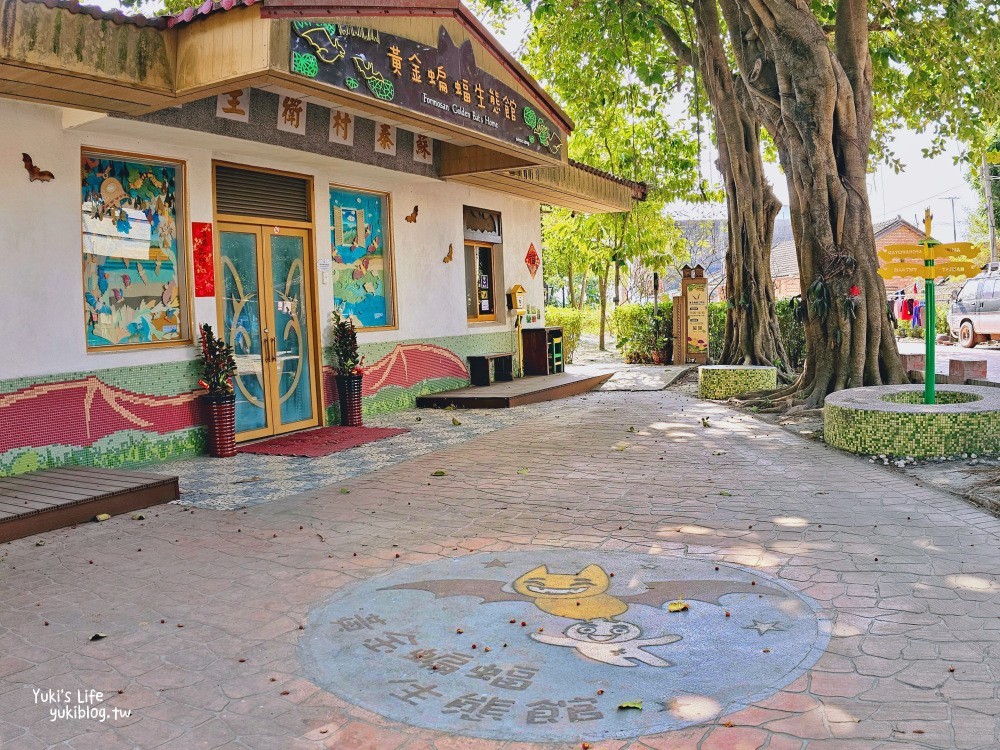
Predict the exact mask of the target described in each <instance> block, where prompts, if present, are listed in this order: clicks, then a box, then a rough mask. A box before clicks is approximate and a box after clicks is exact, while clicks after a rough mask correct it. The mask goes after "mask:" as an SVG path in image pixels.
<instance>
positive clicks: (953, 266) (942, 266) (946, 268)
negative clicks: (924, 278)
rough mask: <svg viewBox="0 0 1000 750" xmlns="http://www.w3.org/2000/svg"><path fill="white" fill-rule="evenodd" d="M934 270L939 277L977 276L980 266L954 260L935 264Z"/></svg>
mask: <svg viewBox="0 0 1000 750" xmlns="http://www.w3.org/2000/svg"><path fill="white" fill-rule="evenodd" d="M932 268H933V269H934V275H935V277H937V276H975V275H976V274H978V273H979V266H977V265H976V264H975V263H969V262H968V261H963V260H954V261H950V262H944V263H935V264H934V265H933V266H932Z"/></svg>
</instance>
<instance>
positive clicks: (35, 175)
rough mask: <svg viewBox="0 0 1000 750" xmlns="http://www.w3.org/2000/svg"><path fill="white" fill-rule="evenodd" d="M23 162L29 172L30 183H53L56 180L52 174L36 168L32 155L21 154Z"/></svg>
mask: <svg viewBox="0 0 1000 750" xmlns="http://www.w3.org/2000/svg"><path fill="white" fill-rule="evenodd" d="M21 160H22V161H23V162H24V169H25V170H26V171H27V172H28V182H35V181H38V182H52V180H54V179H55V178H56V176H55V175H54V174H52V173H51V172H49V171H47V170H43V169H39V168H38V167H36V166H35V163H34V161H32V159H31V155H30V154H21Z"/></svg>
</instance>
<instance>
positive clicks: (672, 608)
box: [667, 596, 688, 612]
mask: <svg viewBox="0 0 1000 750" xmlns="http://www.w3.org/2000/svg"><path fill="white" fill-rule="evenodd" d="M687 609H688V603H687V602H686V601H684V599H682V598H681V597H679V596H678V597H677V601H676V602H670V604H668V605H667V612H687Z"/></svg>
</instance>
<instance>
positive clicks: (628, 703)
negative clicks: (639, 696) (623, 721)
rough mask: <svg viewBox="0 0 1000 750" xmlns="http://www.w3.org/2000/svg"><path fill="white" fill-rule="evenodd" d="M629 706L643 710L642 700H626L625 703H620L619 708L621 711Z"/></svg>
mask: <svg viewBox="0 0 1000 750" xmlns="http://www.w3.org/2000/svg"><path fill="white" fill-rule="evenodd" d="M627 708H634V709H635V710H636V711H641V710H642V701H625V702H624V703H619V704H618V710H619V711H621V710H623V709H627Z"/></svg>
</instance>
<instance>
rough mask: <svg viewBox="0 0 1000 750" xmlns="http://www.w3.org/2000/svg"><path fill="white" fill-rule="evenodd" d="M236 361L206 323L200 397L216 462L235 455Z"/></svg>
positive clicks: (210, 453) (210, 446) (228, 347)
mask: <svg viewBox="0 0 1000 750" xmlns="http://www.w3.org/2000/svg"><path fill="white" fill-rule="evenodd" d="M234 375H236V357H235V356H233V348H232V347H231V346H230V345H229V344H227V343H226V342H225V341H223V340H222V339H220V338H217V337H216V336H215V334H214V333H213V332H212V326H210V325H208V324H207V323H206V324H204V325H203V326H202V327H201V380H199V381H198V383H199V384H200V385H201V387H202V388H204V389H205V394H204V395H203V396H202V397H201V400H202V402H203V403H204V404H205V412H206V415H207V417H208V452H209V455H212V456H215V457H217V458H227V457H229V456H235V455H236V394H235V392H234V391H233V376H234Z"/></svg>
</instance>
